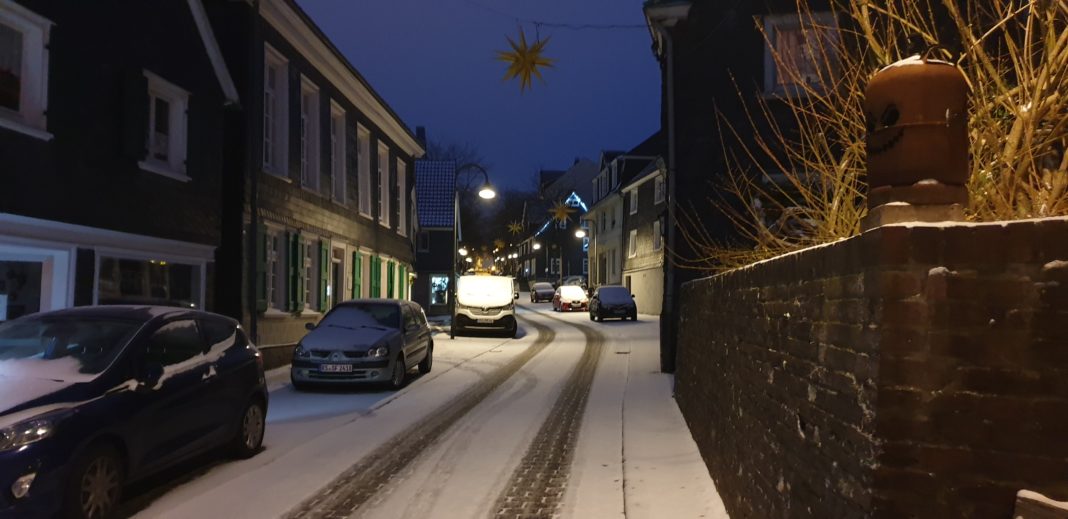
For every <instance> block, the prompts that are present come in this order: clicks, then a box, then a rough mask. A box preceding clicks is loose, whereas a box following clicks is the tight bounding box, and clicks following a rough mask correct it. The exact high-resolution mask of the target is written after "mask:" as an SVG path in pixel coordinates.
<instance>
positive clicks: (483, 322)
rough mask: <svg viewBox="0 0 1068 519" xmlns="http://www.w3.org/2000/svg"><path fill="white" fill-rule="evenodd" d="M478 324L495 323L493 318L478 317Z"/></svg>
mask: <svg viewBox="0 0 1068 519" xmlns="http://www.w3.org/2000/svg"><path fill="white" fill-rule="evenodd" d="M476 321H477V322H478V324H493V319H477V320H476Z"/></svg>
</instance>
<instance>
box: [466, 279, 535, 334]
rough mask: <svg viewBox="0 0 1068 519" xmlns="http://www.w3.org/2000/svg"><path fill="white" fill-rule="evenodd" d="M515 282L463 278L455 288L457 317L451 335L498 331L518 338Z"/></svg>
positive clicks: (511, 280)
mask: <svg viewBox="0 0 1068 519" xmlns="http://www.w3.org/2000/svg"><path fill="white" fill-rule="evenodd" d="M514 287H515V285H513V279H512V278H511V277H505V276H478V275H474V276H461V277H460V281H459V283H457V285H456V317H455V318H454V319H453V321H452V333H453V334H460V333H462V332H465V331H474V330H481V331H497V332H501V333H504V334H507V336H509V337H513V338H514V337H515V336H516V331H518V329H519V326H518V324H517V323H516V320H515V300H516V298H517V297H518V294H516V292H515V288H514Z"/></svg>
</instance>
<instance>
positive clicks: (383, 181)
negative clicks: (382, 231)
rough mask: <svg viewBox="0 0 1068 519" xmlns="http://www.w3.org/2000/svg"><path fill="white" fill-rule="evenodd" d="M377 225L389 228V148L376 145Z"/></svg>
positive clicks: (383, 144) (384, 145)
mask: <svg viewBox="0 0 1068 519" xmlns="http://www.w3.org/2000/svg"><path fill="white" fill-rule="evenodd" d="M378 223H380V224H382V225H383V226H384V227H389V224H390V221H389V146H386V144H385V143H382V142H380V143H378Z"/></svg>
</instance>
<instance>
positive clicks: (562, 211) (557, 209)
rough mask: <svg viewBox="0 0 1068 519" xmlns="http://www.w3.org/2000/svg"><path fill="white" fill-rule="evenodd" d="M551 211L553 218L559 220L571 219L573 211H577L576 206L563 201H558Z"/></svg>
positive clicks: (566, 220)
mask: <svg viewBox="0 0 1068 519" xmlns="http://www.w3.org/2000/svg"><path fill="white" fill-rule="evenodd" d="M549 212H550V213H552V215H553V220H555V221H557V222H568V221H571V213H574V212H575V208H574V207H571V206H569V205H567V204H565V203H563V202H557V203H556V205H554V206H553V207H552V209H549Z"/></svg>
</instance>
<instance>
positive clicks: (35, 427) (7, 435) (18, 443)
mask: <svg viewBox="0 0 1068 519" xmlns="http://www.w3.org/2000/svg"><path fill="white" fill-rule="evenodd" d="M55 426H56V424H55V422H54V421H53V420H52V419H50V418H35V419H33V420H26V421H25V422H20V423H17V424H15V425H12V426H10V427H5V428H3V429H0V452H2V451H6V450H10V449H17V448H19V447H22V446H24V445H29V444H31V443H36V442H39V441H41V440H43V439H45V438H48V437H50V436H52V434H53V433H54V432H55V430H56V427H55Z"/></svg>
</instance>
